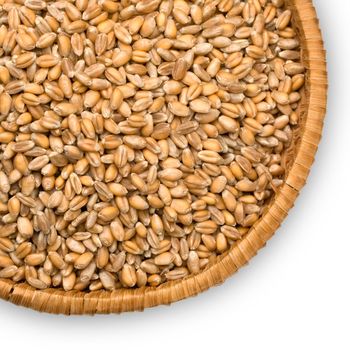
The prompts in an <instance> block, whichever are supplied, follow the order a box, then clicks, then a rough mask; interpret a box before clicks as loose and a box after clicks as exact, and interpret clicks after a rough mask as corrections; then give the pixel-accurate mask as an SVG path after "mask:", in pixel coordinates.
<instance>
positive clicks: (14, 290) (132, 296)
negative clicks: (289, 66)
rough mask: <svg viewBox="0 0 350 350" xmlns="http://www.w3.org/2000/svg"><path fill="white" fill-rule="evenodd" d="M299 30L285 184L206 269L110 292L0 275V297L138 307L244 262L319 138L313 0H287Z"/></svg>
mask: <svg viewBox="0 0 350 350" xmlns="http://www.w3.org/2000/svg"><path fill="white" fill-rule="evenodd" d="M287 3H288V7H289V8H290V9H291V10H292V11H293V13H294V25H295V28H297V30H298V31H299V36H300V40H301V46H302V52H303V61H304V64H305V65H306V67H307V79H306V88H305V91H304V93H303V95H304V96H303V100H302V101H303V102H302V104H301V106H300V118H301V124H302V125H301V128H300V130H299V132H298V133H297V134H298V136H297V140H296V141H295V143H294V148H293V150H291V155H289V158H290V159H289V163H290V166H289V171H288V174H287V177H286V181H285V183H284V185H283V186H282V187H281V188H280V190H279V192H278V193H277V195H276V197H275V198H274V200H273V201H272V203H271V204H270V207H269V210H268V211H267V212H266V213H265V214H264V215H263V217H262V218H261V220H259V221H258V222H257V223H256V224H255V225H254V226H253V227H252V228H251V230H250V231H249V232H248V233H247V235H246V236H245V237H244V238H243V239H242V240H241V241H240V242H239V243H238V244H237V245H235V246H233V247H232V248H231V249H230V250H229V251H228V252H227V253H226V254H223V255H221V256H219V257H218V259H217V261H216V263H215V264H213V265H211V266H209V267H208V268H207V269H206V270H205V271H203V272H201V273H199V274H197V275H194V276H189V277H187V278H185V279H183V280H179V281H171V282H167V283H165V284H162V285H160V286H159V287H143V288H138V289H119V290H116V291H112V292H107V291H96V292H78V291H70V292H65V291H63V290H58V289H53V288H50V289H46V290H42V291H41V290H35V289H34V288H32V287H30V286H29V285H28V284H27V283H19V284H17V283H15V282H13V281H11V280H6V279H0V298H2V299H5V300H8V301H10V302H12V303H14V304H17V305H22V306H25V307H29V308H32V309H35V310H38V311H43V312H48V313H57V314H58V313H62V314H67V315H70V314H95V313H120V312H125V311H141V310H143V309H144V308H148V307H153V306H156V305H161V304H170V303H172V302H175V301H178V300H181V299H184V298H187V297H190V296H193V295H196V294H198V293H200V292H202V291H204V290H207V289H208V288H210V287H212V286H215V285H218V284H220V283H222V282H223V281H224V280H225V279H226V278H228V277H229V276H231V275H232V274H233V273H235V272H236V271H237V270H238V269H239V268H240V267H241V266H243V265H245V264H246V263H247V262H248V260H250V259H251V258H252V257H253V256H254V255H255V254H256V253H257V251H258V250H259V249H260V248H262V247H263V246H264V245H265V243H266V241H267V240H268V239H269V238H270V237H271V236H272V235H273V234H274V232H275V231H276V230H277V228H278V227H279V226H280V224H281V223H282V221H283V219H284V218H285V217H286V216H287V214H288V210H289V209H290V208H291V207H292V206H293V204H294V201H295V200H296V198H297V196H298V193H299V191H300V190H301V188H302V187H303V186H304V184H305V182H306V178H307V176H308V174H309V171H310V167H311V165H312V163H313V161H314V156H315V153H316V151H317V146H318V143H319V141H320V138H321V132H322V127H323V119H324V115H325V111H326V100H327V72H326V61H325V51H324V47H323V42H322V37H321V32H320V30H319V26H318V20H317V15H316V11H315V9H314V7H313V5H312V0H288V1H287Z"/></svg>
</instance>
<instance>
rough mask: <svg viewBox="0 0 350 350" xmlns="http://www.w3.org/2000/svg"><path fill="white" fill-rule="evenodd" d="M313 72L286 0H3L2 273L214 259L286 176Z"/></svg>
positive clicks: (86, 276)
mask: <svg viewBox="0 0 350 350" xmlns="http://www.w3.org/2000/svg"><path fill="white" fill-rule="evenodd" d="M303 73H304V67H303V65H302V64H301V63H300V47H299V41H298V38H297V37H296V33H295V31H294V30H293V28H292V24H291V11H290V10H288V9H286V7H285V4H284V1H283V0H245V1H240V0H196V1H194V2H190V1H185V0H163V1H161V0H141V1H139V0H121V1H112V0H75V1H74V0H72V1H67V0H64V1H61V0H59V1H52V2H51V1H47V2H46V1H43V0H0V278H7V279H12V280H13V281H15V282H21V281H26V282H27V283H28V284H30V285H31V286H33V287H34V288H37V289H44V288H49V287H55V288H63V289H64V290H66V291H68V290H91V291H94V290H99V289H106V290H113V289H116V288H123V287H125V288H130V287H141V286H145V285H149V286H158V285H160V284H162V283H164V282H166V281H169V280H176V279H182V278H184V277H186V276H187V275H189V274H193V273H198V272H200V271H201V270H203V269H205V267H206V266H208V264H210V263H214V262H215V259H216V257H217V256H218V255H219V254H222V253H224V252H225V251H227V250H228V249H229V248H230V247H231V246H232V245H234V244H235V242H236V241H237V240H239V239H241V237H242V236H243V235H244V234H246V233H247V232H248V230H249V228H250V227H251V226H252V225H253V224H254V223H255V222H257V221H258V220H259V218H260V217H261V216H262V215H263V213H264V212H265V211H266V209H267V203H268V201H269V200H270V199H271V198H272V197H273V195H274V193H275V192H276V191H278V187H279V186H281V184H283V178H284V173H285V167H286V164H285V163H286V152H285V150H286V149H287V148H288V147H289V145H290V144H291V141H292V136H293V126H294V125H296V124H297V123H298V115H297V113H296V109H297V106H298V102H299V100H300V98H301V95H300V92H298V91H299V89H300V88H301V87H302V86H303V84H304V74H303Z"/></svg>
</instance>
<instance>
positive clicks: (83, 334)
mask: <svg viewBox="0 0 350 350" xmlns="http://www.w3.org/2000/svg"><path fill="white" fill-rule="evenodd" d="M314 3H315V6H316V8H317V11H318V16H319V18H320V22H321V27H322V30H323V35H324V40H325V43H326V48H327V51H328V64H329V66H328V69H329V83H330V89H329V105H328V113H327V119H326V125H325V129H324V136H323V140H322V143H321V145H320V149H319V152H318V154H317V159H316V163H315V165H314V167H313V169H312V172H311V175H310V177H309V179H308V184H307V186H306V187H305V188H304V189H303V191H302V193H301V195H300V197H299V199H298V201H297V203H296V206H295V208H294V209H293V210H292V211H291V212H290V215H289V216H288V218H287V219H286V221H285V222H284V224H283V226H282V227H281V229H280V230H279V231H278V232H277V234H276V235H275V237H274V238H273V239H271V241H270V242H269V243H268V245H267V247H266V248H265V249H263V250H262V251H261V252H260V253H259V254H258V256H257V257H255V258H254V259H253V260H252V261H251V262H250V264H249V265H248V266H247V267H245V268H243V269H242V270H241V271H240V272H239V273H238V274H236V275H234V277H232V278H230V279H229V280H227V281H226V283H224V284H223V285H222V286H220V287H216V288H212V289H211V290H209V291H208V292H205V293H202V294H201V295H199V296H197V297H195V298H190V299H187V300H185V301H182V302H178V303H176V304H174V305H172V306H171V307H158V308H155V309H150V310H146V311H144V312H143V313H129V314H123V315H109V316H104V315H100V316H95V317H89V316H87V317H65V316H55V315H47V314H39V313H37V312H34V311H31V310H27V309H24V308H20V307H17V306H14V305H12V304H10V303H7V302H4V301H0V337H1V339H0V343H1V348H3V349H5V348H7V347H5V346H4V345H5V342H6V340H7V341H8V346H11V347H14V348H15V349H20V348H25V349H27V350H31V349H42V348H44V346H45V348H46V347H49V348H51V349H62V348H66V349H73V348H76V347H77V346H79V348H80V349H111V348H117V349H121V348H127V349H136V348H139V349H141V348H144V349H151V348H152V349H167V350H171V349H186V350H187V349H211V348H214V349H221V348H230V349H234V348H236V349H239V350H245V349H259V350H260V349H269V350H274V349H279V350H280V349H283V350H288V349H293V350H294V349H302V350H303V349H334V350H342V349H349V348H350V331H349V328H350V327H349V326H350V322H349V320H350V300H349V298H350V274H349V267H350V264H349V262H350V258H349V257H350V229H349V218H350V212H349V209H350V207H349V196H350V190H349V187H350V185H349V183H350V165H349V164H350V159H349V153H350V113H349V106H350V89H349V86H350V73H349V71H350V39H349V38H350V30H349V28H350V23H349V22H350V17H349V13H350V1H349V0H331V1H329V0H314Z"/></svg>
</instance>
